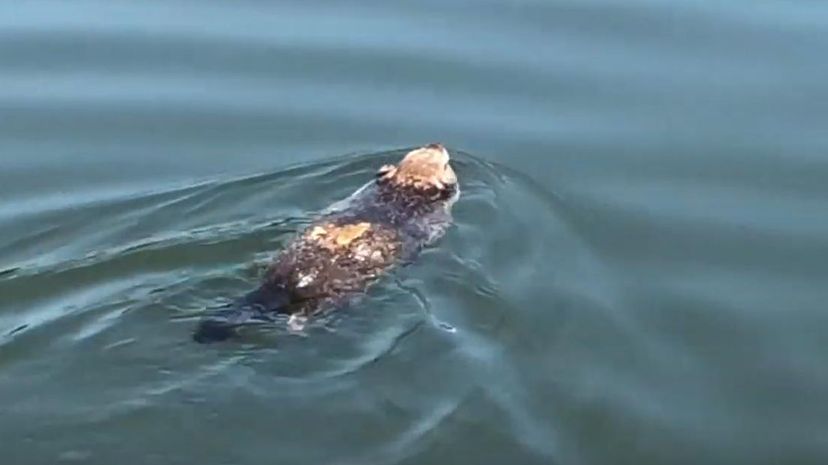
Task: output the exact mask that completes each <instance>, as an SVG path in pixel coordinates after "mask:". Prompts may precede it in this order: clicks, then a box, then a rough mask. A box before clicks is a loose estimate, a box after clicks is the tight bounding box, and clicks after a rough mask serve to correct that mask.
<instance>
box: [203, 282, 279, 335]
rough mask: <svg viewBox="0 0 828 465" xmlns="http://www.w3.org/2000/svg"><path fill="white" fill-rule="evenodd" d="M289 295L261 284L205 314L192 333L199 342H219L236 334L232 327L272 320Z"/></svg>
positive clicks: (236, 327)
mask: <svg viewBox="0 0 828 465" xmlns="http://www.w3.org/2000/svg"><path fill="white" fill-rule="evenodd" d="M289 303H290V296H289V295H288V293H287V291H285V290H283V289H281V288H271V287H270V286H267V285H263V286H262V287H260V288H258V289H256V290H255V291H253V292H250V293H249V294H247V295H245V296H244V297H242V298H241V299H239V300H238V301H236V302H233V303H232V304H229V305H227V306H226V307H224V308H222V309H220V310H217V311H215V312H213V313H211V314H209V315H207V316H205V317H204V318H203V319H202V320H201V321H200V322H199V323H198V327H197V328H196V330H195V332H194V333H193V340H194V341H196V342H198V343H200V344H209V343H211V342H221V341H225V340H227V339H230V338H232V337H233V336H235V335H236V329H238V328H239V327H240V326H246V325H250V324H256V323H266V322H269V321H273V317H274V316H275V315H276V314H277V313H286V309H287V306H288V304H289Z"/></svg>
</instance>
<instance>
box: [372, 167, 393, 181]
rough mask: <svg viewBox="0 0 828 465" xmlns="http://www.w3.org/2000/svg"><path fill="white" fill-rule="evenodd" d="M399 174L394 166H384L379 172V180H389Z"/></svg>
mask: <svg viewBox="0 0 828 465" xmlns="http://www.w3.org/2000/svg"><path fill="white" fill-rule="evenodd" d="M396 173H397V167H396V166H394V165H383V166H382V168H380V169H379V170H378V171H377V178H379V179H380V180H388V179H391V178H393V177H394V174H396Z"/></svg>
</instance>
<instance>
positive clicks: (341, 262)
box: [195, 144, 458, 341]
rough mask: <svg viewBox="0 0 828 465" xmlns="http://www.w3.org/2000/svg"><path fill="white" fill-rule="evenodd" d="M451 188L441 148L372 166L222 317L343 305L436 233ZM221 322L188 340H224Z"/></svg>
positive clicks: (446, 219)
mask: <svg viewBox="0 0 828 465" xmlns="http://www.w3.org/2000/svg"><path fill="white" fill-rule="evenodd" d="M457 193H458V190H457V179H456V177H455V174H454V171H453V170H452V168H451V166H450V164H449V155H448V152H447V151H446V150H445V148H443V146H441V145H439V144H432V145H428V146H425V147H422V148H419V149H416V150H412V151H411V152H409V153H408V154H407V155H406V156H405V157H404V158H403V159H402V160H401V161H400V163H399V164H398V165H385V166H383V167H382V168H380V170H379V171H378V173H377V179H376V181H374V182H372V183H371V184H369V185H367V186H366V188H365V189H363V190H361V191H359V192H357V193H355V194H354V196H352V198H349V199H347V201H346V202H344V206H343V207H342V208H339V209H336V210H333V211H330V212H328V213H325V214H323V215H322V216H321V217H320V218H318V219H317V220H316V221H314V222H313V223H312V224H311V225H310V226H308V227H307V228H306V229H305V230H304V231H302V232H300V233H299V234H298V235H297V237H296V238H295V239H294V240H293V241H292V242H291V243H290V244H288V246H287V247H286V248H285V249H284V250H283V251H282V252H281V253H280V254H279V255H278V256H277V257H276V259H275V260H274V262H273V263H272V264H271V266H270V267H269V268H268V270H267V273H266V276H265V279H264V282H263V283H262V285H261V286H260V287H259V289H257V290H256V291H254V292H252V293H250V294H249V295H248V296H246V297H245V298H244V299H242V301H240V302H239V303H238V304H236V306H235V307H233V308H231V309H230V310H228V311H227V312H225V313H226V315H225V317H226V318H225V319H226V320H227V321H232V322H233V323H232V324H233V325H234V326H237V325H238V324H241V323H237V322H239V321H241V322H242V323H243V322H244V321H246V320H248V319H267V318H268V316H267V315H270V314H275V313H288V314H294V315H304V316H310V315H313V314H315V313H317V312H319V311H322V310H325V309H329V308H334V307H336V306H338V305H340V304H342V303H344V302H346V301H347V300H348V299H349V297H350V296H353V295H354V294H355V293H359V292H362V291H365V290H366V289H367V288H368V287H369V286H370V285H371V283H373V282H374V281H376V280H377V279H378V278H379V277H380V276H381V275H382V274H384V273H385V272H387V271H388V270H389V269H390V268H392V267H393V266H395V265H396V264H398V263H399V262H401V261H405V260H409V259H411V258H413V257H414V256H415V255H416V254H417V252H419V250H420V249H422V247H424V246H426V245H428V244H430V243H433V242H434V241H435V240H436V239H437V238H439V237H441V236H442V235H443V233H444V232H445V230H446V229H447V228H448V226H449V225H450V223H451V215H450V211H449V210H450V206H451V203H452V202H453V199H454V198H456V195H457ZM234 312H235V313H234ZM227 315H229V316H227ZM227 325H229V323H228V324H225V323H221V322H217V320H207V322H206V323H205V322H202V326H201V329H202V330H203V331H201V332H197V333H196V335H195V338H196V340H199V341H210V340H220V339H223V338H226V337H229V336H228V331H227V330H226V327H227Z"/></svg>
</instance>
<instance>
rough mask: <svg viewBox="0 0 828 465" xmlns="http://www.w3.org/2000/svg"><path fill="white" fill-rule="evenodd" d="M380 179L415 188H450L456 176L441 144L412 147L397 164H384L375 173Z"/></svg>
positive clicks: (455, 182) (454, 182)
mask: <svg viewBox="0 0 828 465" xmlns="http://www.w3.org/2000/svg"><path fill="white" fill-rule="evenodd" d="M377 176H378V177H379V179H380V181H383V182H390V183H392V184H395V185H399V186H410V187H414V188H417V189H424V190H425V189H437V190H440V191H443V190H446V189H450V188H452V187H453V186H454V185H455V184H457V176H456V175H455V174H454V170H453V169H452V168H451V164H450V163H449V153H448V150H446V148H445V147H443V146H442V145H441V144H429V145H426V146H424V147H420V148H418V149H414V150H412V151H410V152H408V154H406V156H405V157H404V158H403V159H402V160H401V161H400V163H399V164H397V165H385V166H383V167H382V168H380V170H379V172H378V173H377Z"/></svg>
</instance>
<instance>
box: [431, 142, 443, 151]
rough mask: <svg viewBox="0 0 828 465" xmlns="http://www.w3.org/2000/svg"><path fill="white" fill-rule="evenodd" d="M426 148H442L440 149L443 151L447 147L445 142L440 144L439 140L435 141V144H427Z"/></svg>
mask: <svg viewBox="0 0 828 465" xmlns="http://www.w3.org/2000/svg"><path fill="white" fill-rule="evenodd" d="M426 148H427V149H432V150H440V151H443V150H445V149H446V148H445V147H443V144H439V143H437V142H435V143H433V144H428V145H426Z"/></svg>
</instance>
